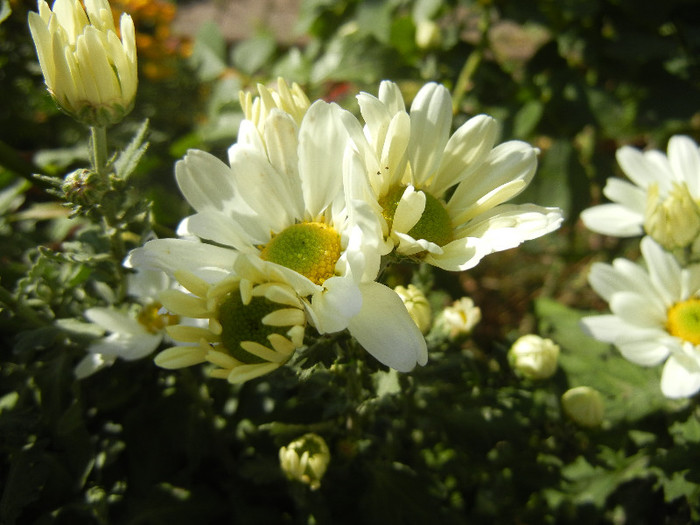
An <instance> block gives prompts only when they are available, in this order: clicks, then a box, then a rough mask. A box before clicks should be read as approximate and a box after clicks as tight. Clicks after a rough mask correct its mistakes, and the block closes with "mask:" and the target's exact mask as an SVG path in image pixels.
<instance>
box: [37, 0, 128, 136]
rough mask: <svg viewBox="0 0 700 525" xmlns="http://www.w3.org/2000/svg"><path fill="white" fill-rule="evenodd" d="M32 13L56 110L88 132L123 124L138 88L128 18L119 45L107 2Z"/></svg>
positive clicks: (65, 0) (44, 7)
mask: <svg viewBox="0 0 700 525" xmlns="http://www.w3.org/2000/svg"><path fill="white" fill-rule="evenodd" d="M38 5H39V12H38V13H35V12H31V13H29V29H30V31H31V34H32V38H33V39H34V45H35V46H36V52H37V56H38V58H39V65H40V66H41V71H42V73H43V74H44V81H45V82H46V87H47V88H48V90H49V92H50V93H51V95H52V96H53V98H54V100H56V102H57V103H58V105H59V106H60V107H61V108H62V109H63V110H65V111H66V112H67V113H68V114H70V115H71V116H72V117H74V118H75V119H77V120H79V121H81V122H84V123H86V124H88V125H90V126H106V125H108V124H113V123H115V122H118V121H119V120H121V119H122V118H123V117H124V116H125V115H126V114H127V113H128V112H129V111H131V108H132V107H133V104H134V97H135V95H136V86H137V84H138V75H137V63H136V37H135V31H134V22H133V21H132V19H131V17H130V16H129V15H126V14H124V15H122V17H121V20H120V33H121V39H120V38H119V37H118V36H117V31H116V28H115V25H114V19H113V17H112V11H111V8H110V6H109V3H108V2H107V0H86V2H85V6H86V8H85V9H83V6H82V4H81V2H80V1H79V0H56V1H55V2H54V5H53V10H51V9H50V8H49V6H48V4H47V3H46V2H45V1H44V0H40V1H39V4H38Z"/></svg>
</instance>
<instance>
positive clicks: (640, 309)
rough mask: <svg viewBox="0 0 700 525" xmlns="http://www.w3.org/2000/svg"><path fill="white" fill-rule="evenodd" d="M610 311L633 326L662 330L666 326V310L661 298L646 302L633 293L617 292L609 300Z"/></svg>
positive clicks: (643, 298) (642, 297)
mask: <svg viewBox="0 0 700 525" xmlns="http://www.w3.org/2000/svg"><path fill="white" fill-rule="evenodd" d="M610 310H612V312H613V313H614V314H615V315H617V316H618V317H620V318H621V319H623V320H624V321H626V322H628V323H629V324H631V325H634V326H639V327H644V328H663V327H664V326H665V324H666V308H665V306H664V304H663V303H662V302H661V298H656V300H652V301H648V300H645V297H644V296H642V295H639V294H637V293H634V292H618V293H616V294H614V295H613V296H612V297H611V298H610Z"/></svg>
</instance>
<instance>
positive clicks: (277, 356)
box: [155, 271, 306, 383]
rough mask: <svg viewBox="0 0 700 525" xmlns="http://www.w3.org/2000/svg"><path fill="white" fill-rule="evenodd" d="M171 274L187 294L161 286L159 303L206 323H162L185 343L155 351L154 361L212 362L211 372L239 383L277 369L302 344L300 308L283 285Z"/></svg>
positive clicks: (169, 364)
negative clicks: (215, 281) (196, 324)
mask: <svg viewBox="0 0 700 525" xmlns="http://www.w3.org/2000/svg"><path fill="white" fill-rule="evenodd" d="M253 274H255V272H253ZM175 276H176V278H177V280H178V282H179V283H180V284H181V285H182V286H183V287H184V288H185V289H186V290H187V291H188V292H189V293H187V292H182V291H179V290H165V291H162V292H161V293H160V294H159V298H160V300H161V301H162V303H163V306H164V307H165V308H166V309H167V310H168V311H170V312H172V313H174V314H177V315H179V316H182V317H183V319H203V320H207V324H206V326H193V325H192V324H191V323H190V324H186V323H185V322H183V323H179V324H175V325H171V326H168V327H167V332H168V335H170V337H171V338H172V339H173V340H175V341H178V342H180V343H185V344H184V345H181V346H174V347H171V348H168V349H166V350H163V351H162V352H160V353H159V354H158V355H157V356H156V358H155V362H156V364H157V365H158V366H161V367H163V368H168V369H177V368H183V367H188V366H192V365H196V364H200V363H205V362H208V363H211V364H213V365H215V367H214V368H213V369H212V370H211V371H210V375H211V376H212V377H218V378H223V379H227V380H228V381H229V382H230V383H242V382H244V381H248V380H249V379H253V378H255V377H259V376H261V375H264V374H267V373H268V372H271V371H273V370H275V369H277V368H279V367H280V366H282V365H283V364H284V363H286V362H287V361H288V360H289V358H290V357H291V356H292V354H293V353H294V351H295V350H296V349H297V348H299V347H301V346H302V345H303V343H304V330H305V326H306V316H305V314H304V307H303V304H302V302H301V300H300V299H299V296H298V295H297V294H296V292H295V291H294V290H293V289H292V288H291V287H290V286H289V285H286V284H284V283H276V282H271V281H267V282H264V283H256V282H254V281H250V280H248V279H244V278H243V279H242V278H240V277H239V276H238V275H236V274H231V275H230V276H229V277H227V278H225V279H223V280H221V281H219V282H218V283H217V284H214V285H212V284H210V283H208V282H207V281H205V280H204V279H200V278H199V277H196V276H195V275H193V274H191V273H187V272H183V271H176V272H175Z"/></svg>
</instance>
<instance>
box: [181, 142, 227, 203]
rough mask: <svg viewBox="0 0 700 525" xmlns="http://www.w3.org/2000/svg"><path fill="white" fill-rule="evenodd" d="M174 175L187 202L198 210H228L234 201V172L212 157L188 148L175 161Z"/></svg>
mask: <svg viewBox="0 0 700 525" xmlns="http://www.w3.org/2000/svg"><path fill="white" fill-rule="evenodd" d="M175 178H176V180H177V184H178V186H179V188H180V191H181V192H182V194H183V195H184V197H185V199H187V202H189V203H190V205H191V206H192V207H193V208H194V209H195V210H197V211H204V210H206V209H215V210H219V211H229V210H230V207H231V204H232V202H233V201H234V197H235V192H234V187H233V173H232V172H231V169H230V168H229V167H228V166H227V165H226V164H224V163H223V162H221V161H220V160H219V159H217V158H216V157H215V156H213V155H211V154H209V153H206V152H205V151H200V150H190V151H188V152H187V155H186V156H185V158H184V159H182V160H180V161H178V162H177V164H175Z"/></svg>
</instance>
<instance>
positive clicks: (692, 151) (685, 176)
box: [668, 135, 700, 199]
mask: <svg viewBox="0 0 700 525" xmlns="http://www.w3.org/2000/svg"><path fill="white" fill-rule="evenodd" d="M668 161H669V162H670V163H671V167H672V168H673V171H674V173H676V174H677V175H679V178H680V179H681V180H684V181H685V182H686V184H687V185H688V189H689V190H690V194H691V195H692V196H693V197H695V198H696V199H698V198H700V150H699V149H698V145H697V144H696V143H695V142H694V141H693V139H691V138H690V137H686V136H684V135H675V136H673V137H671V139H670V140H669V141H668Z"/></svg>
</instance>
